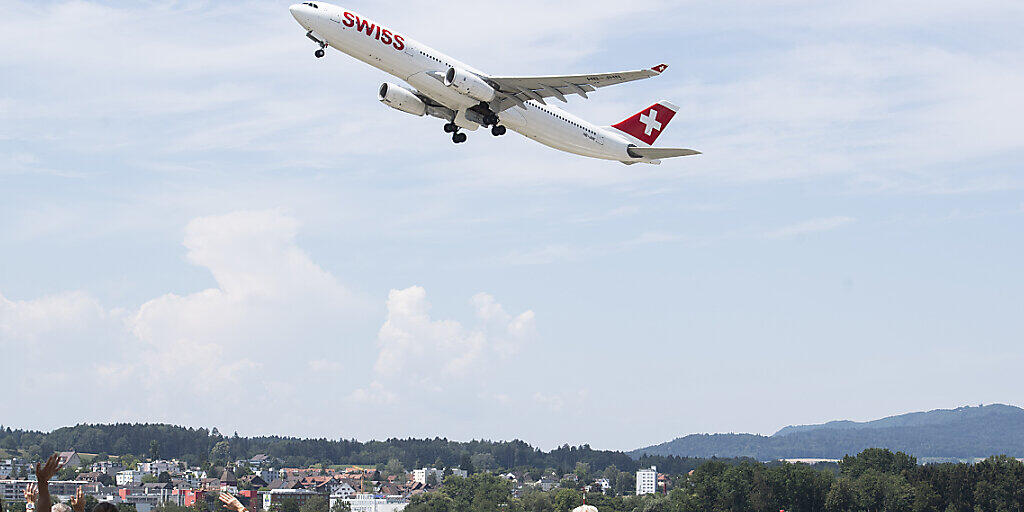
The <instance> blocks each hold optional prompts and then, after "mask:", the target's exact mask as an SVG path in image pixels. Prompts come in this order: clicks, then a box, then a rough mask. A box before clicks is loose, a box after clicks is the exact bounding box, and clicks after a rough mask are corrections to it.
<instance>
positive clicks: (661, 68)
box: [651, 64, 668, 73]
mask: <svg viewBox="0 0 1024 512" xmlns="http://www.w3.org/2000/svg"><path fill="white" fill-rule="evenodd" d="M666 69H668V64H658V65H657V66H654V67H653V68H651V70H652V71H657V72H658V73H664V72H665V70H666Z"/></svg>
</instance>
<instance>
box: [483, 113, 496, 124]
mask: <svg viewBox="0 0 1024 512" xmlns="http://www.w3.org/2000/svg"><path fill="white" fill-rule="evenodd" d="M484 124H486V125H488V126H495V125H497V124H498V116H496V115H494V114H487V115H486V116H485V117H484Z"/></svg>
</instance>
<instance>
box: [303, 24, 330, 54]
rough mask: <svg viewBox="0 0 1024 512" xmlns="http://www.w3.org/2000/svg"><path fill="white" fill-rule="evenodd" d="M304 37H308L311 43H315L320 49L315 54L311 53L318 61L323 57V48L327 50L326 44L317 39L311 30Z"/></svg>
mask: <svg viewBox="0 0 1024 512" xmlns="http://www.w3.org/2000/svg"><path fill="white" fill-rule="evenodd" d="M306 37H308V38H309V39H310V40H311V41H313V42H314V43H316V44H317V45H319V46H320V49H319V50H317V51H315V52H313V55H316V58H318V59H320V58H323V56H324V48H327V42H326V41H321V40H320V39H319V38H318V37H316V36H314V35H313V31H312V30H310V31H309V32H306Z"/></svg>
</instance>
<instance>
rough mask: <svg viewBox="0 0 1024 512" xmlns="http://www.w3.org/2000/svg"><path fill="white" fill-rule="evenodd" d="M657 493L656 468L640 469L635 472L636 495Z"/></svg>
mask: <svg viewBox="0 0 1024 512" xmlns="http://www.w3.org/2000/svg"><path fill="white" fill-rule="evenodd" d="M657 491H658V468H657V467H655V466H651V467H650V468H645V469H641V470H639V471H637V472H636V494H637V496H639V495H641V494H654V493H655V492H657Z"/></svg>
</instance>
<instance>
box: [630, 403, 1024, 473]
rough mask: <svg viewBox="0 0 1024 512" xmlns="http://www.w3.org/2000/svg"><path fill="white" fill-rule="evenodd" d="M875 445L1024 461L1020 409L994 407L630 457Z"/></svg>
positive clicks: (662, 447)
mask: <svg viewBox="0 0 1024 512" xmlns="http://www.w3.org/2000/svg"><path fill="white" fill-rule="evenodd" d="M876 447H877V448H888V449H891V450H898V451H903V452H906V453H909V454H911V455H914V456H916V457H918V458H963V459H966V458H973V457H988V456H991V455H1003V454H1005V455H1010V456H1014V457H1024V409H1020V408H1018V407H1013V406H1008V405H1000V404H997V405H987V406H979V407H960V408H957V409H941V410H934V411H929V412H915V413H909V414H903V415H899V416H890V417H887V418H882V419H879V420H874V421H868V422H853V421H833V422H829V423H824V424H820V425H801V426H789V427H785V428H783V429H781V430H779V431H778V432H776V433H775V434H774V435H772V436H762V435H753V434H713V435H708V434H694V435H689V436H686V437H680V438H676V439H675V440H672V441H669V442H667V443H662V444H659V445H655V446H649V447H646V448H641V449H638V450H634V451H632V452H630V455H631V456H634V457H637V456H640V455H676V456H688V457H713V456H715V457H752V458H755V459H759V460H772V459H779V458H803V457H808V458H811V457H814V458H841V457H843V456H844V455H848V454H856V453H859V452H861V451H862V450H864V449H866V448H876Z"/></svg>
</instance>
